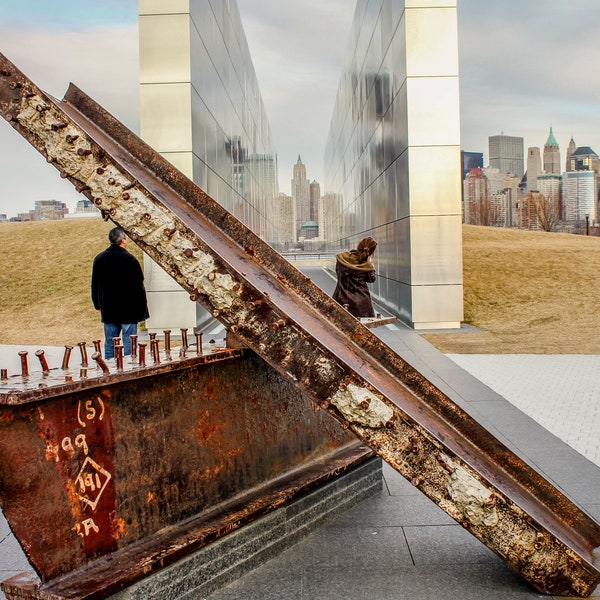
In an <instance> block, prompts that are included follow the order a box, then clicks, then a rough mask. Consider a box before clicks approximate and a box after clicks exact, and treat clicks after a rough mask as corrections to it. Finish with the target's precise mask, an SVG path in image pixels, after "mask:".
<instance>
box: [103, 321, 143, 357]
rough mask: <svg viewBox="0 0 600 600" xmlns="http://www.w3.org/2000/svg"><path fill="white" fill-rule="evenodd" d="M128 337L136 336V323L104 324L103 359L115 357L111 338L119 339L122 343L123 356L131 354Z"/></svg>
mask: <svg viewBox="0 0 600 600" xmlns="http://www.w3.org/2000/svg"><path fill="white" fill-rule="evenodd" d="M130 335H137V323H121V324H118V325H117V324H115V323H104V358H114V357H115V343H114V342H113V338H115V337H120V338H121V341H122V343H123V355H124V356H127V355H128V354H131V338H130V337H129V336H130Z"/></svg>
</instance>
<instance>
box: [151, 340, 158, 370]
mask: <svg viewBox="0 0 600 600" xmlns="http://www.w3.org/2000/svg"><path fill="white" fill-rule="evenodd" d="M158 344H159V341H158V340H156V339H155V340H150V349H151V350H152V360H153V361H154V364H155V365H158V364H160V350H159V348H158Z"/></svg>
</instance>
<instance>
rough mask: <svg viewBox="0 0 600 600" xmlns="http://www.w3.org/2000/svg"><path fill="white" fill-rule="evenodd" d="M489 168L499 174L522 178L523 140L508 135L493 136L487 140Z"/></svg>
mask: <svg viewBox="0 0 600 600" xmlns="http://www.w3.org/2000/svg"><path fill="white" fill-rule="evenodd" d="M488 144H489V152H490V166H491V167H495V168H496V169H498V170H499V171H500V173H512V174H513V175H516V176H517V177H523V173H524V168H523V163H524V160H523V155H524V150H523V147H524V146H523V138H522V137H514V136H510V135H493V136H490V137H489V138H488Z"/></svg>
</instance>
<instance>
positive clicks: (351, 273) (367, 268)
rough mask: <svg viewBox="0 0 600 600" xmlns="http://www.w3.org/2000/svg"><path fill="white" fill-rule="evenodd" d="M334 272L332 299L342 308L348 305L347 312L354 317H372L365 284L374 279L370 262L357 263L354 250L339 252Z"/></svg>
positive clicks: (372, 313) (367, 289)
mask: <svg viewBox="0 0 600 600" xmlns="http://www.w3.org/2000/svg"><path fill="white" fill-rule="evenodd" d="M335 258H336V263H335V272H336V275H337V285H336V287H335V291H334V292H333V299H334V300H335V301H337V302H339V303H340V304H341V305H342V306H343V305H344V304H347V305H348V312H350V314H352V315H354V316H355V317H358V318H360V317H374V316H375V311H374V310H373V304H372V302H371V293H370V292H369V287H368V286H367V283H373V282H374V281H375V279H376V276H375V269H374V268H373V264H372V263H371V262H370V261H366V262H362V263H359V262H358V258H357V253H356V250H350V251H348V252H340V253H339V254H338V255H337V256H336V257H335Z"/></svg>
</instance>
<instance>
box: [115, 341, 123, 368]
mask: <svg viewBox="0 0 600 600" xmlns="http://www.w3.org/2000/svg"><path fill="white" fill-rule="evenodd" d="M115 359H116V362H117V371H122V370H123V344H115Z"/></svg>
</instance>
